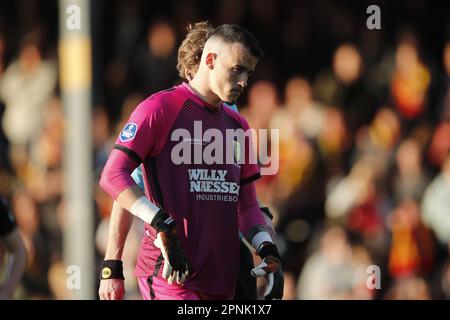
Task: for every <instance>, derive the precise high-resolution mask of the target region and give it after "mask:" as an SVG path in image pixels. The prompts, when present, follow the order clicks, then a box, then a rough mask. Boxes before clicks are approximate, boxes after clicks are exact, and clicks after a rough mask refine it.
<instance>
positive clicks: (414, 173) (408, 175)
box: [394, 139, 430, 203]
mask: <svg viewBox="0 0 450 320" xmlns="http://www.w3.org/2000/svg"><path fill="white" fill-rule="evenodd" d="M396 163H397V169H398V172H397V173H396V175H395V177H394V197H395V200H396V203H400V202H402V201H404V200H411V199H414V200H416V201H419V202H420V200H421V199H422V195H423V192H424V190H425V187H426V186H427V184H428V182H429V180H430V179H429V177H428V174H427V173H426V172H425V170H424V168H423V166H422V150H421V148H420V146H419V144H418V143H417V142H416V141H415V140H413V139H406V140H403V142H402V143H401V144H400V147H399V148H398V151H397V157H396Z"/></svg>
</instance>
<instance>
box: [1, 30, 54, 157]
mask: <svg viewBox="0 0 450 320" xmlns="http://www.w3.org/2000/svg"><path fill="white" fill-rule="evenodd" d="M39 41H40V40H39V39H38V38H37V36H36V35H35V34H32V33H30V34H28V35H27V36H25V37H24V38H23V40H22V43H21V48H20V52H19V55H18V58H17V59H16V60H15V61H13V62H12V63H11V64H10V65H9V66H8V67H7V68H6V71H5V73H4V75H3V77H2V78H0V99H1V100H3V101H4V102H5V105H6V110H5V113H4V115H3V122H2V123H3V129H4V131H5V134H6V136H7V138H8V140H9V142H10V143H11V148H12V150H11V151H12V157H13V161H14V160H16V159H17V158H16V157H15V155H16V153H19V154H21V153H23V152H25V154H27V152H28V147H29V144H30V143H32V142H33V140H34V138H35V137H36V136H37V134H38V133H39V131H40V129H41V126H42V118H43V115H44V112H43V110H44V107H45V105H46V103H47V102H48V100H49V99H50V97H51V95H52V93H53V90H54V89H55V86H56V66H55V63H54V62H53V61H51V60H44V58H43V56H42V53H41V50H40V47H39V45H40V42H39ZM20 161H24V159H23V156H22V158H21V160H20Z"/></svg>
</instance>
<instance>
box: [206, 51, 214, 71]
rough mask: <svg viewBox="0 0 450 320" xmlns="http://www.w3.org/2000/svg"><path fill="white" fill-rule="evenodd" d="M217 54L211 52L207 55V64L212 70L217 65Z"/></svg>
mask: <svg viewBox="0 0 450 320" xmlns="http://www.w3.org/2000/svg"><path fill="white" fill-rule="evenodd" d="M216 59H217V53H214V52H209V53H208V54H207V55H206V59H205V63H206V65H207V66H208V67H209V68H210V69H211V70H212V69H214V64H215V63H216Z"/></svg>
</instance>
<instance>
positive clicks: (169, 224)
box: [151, 210, 189, 284]
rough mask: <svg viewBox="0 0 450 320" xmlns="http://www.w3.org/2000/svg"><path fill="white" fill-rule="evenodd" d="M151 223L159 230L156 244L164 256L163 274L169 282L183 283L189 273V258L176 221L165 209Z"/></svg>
mask: <svg viewBox="0 0 450 320" xmlns="http://www.w3.org/2000/svg"><path fill="white" fill-rule="evenodd" d="M151 225H152V226H153V227H154V228H155V229H156V230H157V232H158V233H157V235H156V239H155V246H156V247H158V248H159V249H160V250H161V253H162V255H163V258H164V267H163V272H162V276H163V278H164V279H167V282H168V283H172V282H173V281H176V282H177V283H178V284H181V283H183V282H184V281H185V280H186V277H187V276H188V274H189V267H188V263H187V259H186V257H185V255H184V253H183V249H182V247H181V244H180V241H179V240H178V236H177V230H176V228H175V221H174V220H173V219H172V218H171V217H170V216H169V215H168V214H167V213H166V212H164V211H163V210H161V211H159V212H158V213H157V214H156V216H155V217H154V218H153V221H152V223H151Z"/></svg>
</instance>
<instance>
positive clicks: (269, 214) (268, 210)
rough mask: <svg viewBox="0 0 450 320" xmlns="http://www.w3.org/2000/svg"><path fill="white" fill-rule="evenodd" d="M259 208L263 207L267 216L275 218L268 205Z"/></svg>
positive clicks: (262, 209)
mask: <svg viewBox="0 0 450 320" xmlns="http://www.w3.org/2000/svg"><path fill="white" fill-rule="evenodd" d="M259 209H261V211H262V212H264V214H265V215H266V216H268V217H269V218H270V220H273V214H272V212H270V209H269V208H267V207H261V208H259Z"/></svg>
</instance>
